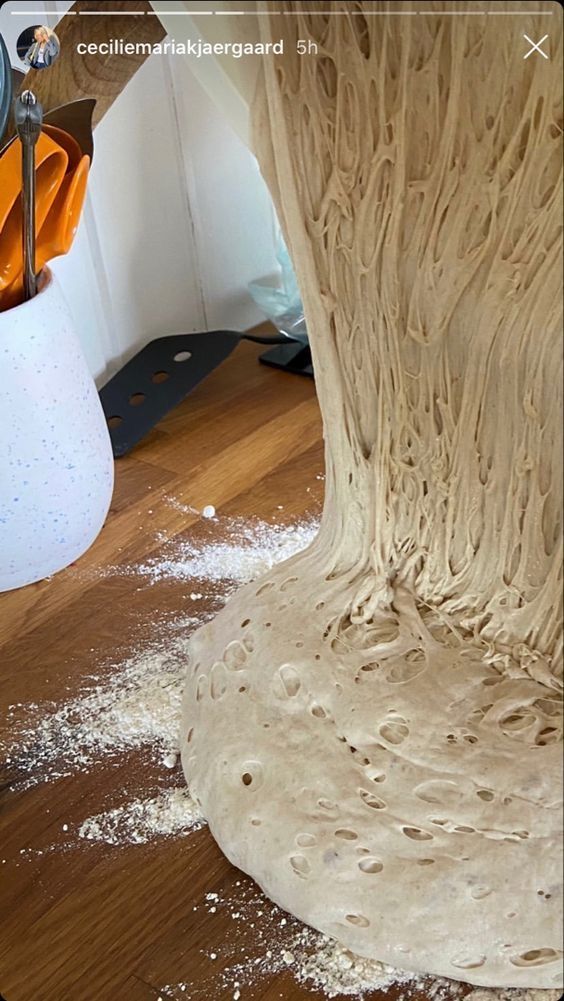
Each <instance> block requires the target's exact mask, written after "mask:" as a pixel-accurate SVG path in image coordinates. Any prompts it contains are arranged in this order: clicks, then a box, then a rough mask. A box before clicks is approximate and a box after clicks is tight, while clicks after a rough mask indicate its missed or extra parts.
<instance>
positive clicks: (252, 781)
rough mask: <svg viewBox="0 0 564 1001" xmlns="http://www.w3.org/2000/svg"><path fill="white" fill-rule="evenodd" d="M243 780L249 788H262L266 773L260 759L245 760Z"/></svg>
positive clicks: (242, 773)
mask: <svg viewBox="0 0 564 1001" xmlns="http://www.w3.org/2000/svg"><path fill="white" fill-rule="evenodd" d="M242 769H243V770H242V772H241V782H242V783H243V785H244V786H247V788H248V789H252V790H253V791H255V790H256V789H260V787H261V785H262V783H263V779H264V773H263V769H262V765H261V763H260V761H245V762H244V764H243V765H242Z"/></svg>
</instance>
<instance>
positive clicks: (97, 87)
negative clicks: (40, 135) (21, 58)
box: [21, 0, 166, 125]
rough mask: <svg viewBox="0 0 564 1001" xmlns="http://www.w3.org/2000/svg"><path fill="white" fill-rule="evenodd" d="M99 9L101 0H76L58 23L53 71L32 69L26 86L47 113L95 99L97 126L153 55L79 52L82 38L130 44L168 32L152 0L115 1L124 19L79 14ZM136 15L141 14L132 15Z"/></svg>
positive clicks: (113, 7)
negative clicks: (118, 39) (56, 50)
mask: <svg viewBox="0 0 564 1001" xmlns="http://www.w3.org/2000/svg"><path fill="white" fill-rule="evenodd" d="M99 9H100V3H98V2H97V0H77V2H76V3H74V4H73V5H72V7H71V8H70V12H69V14H65V16H64V17H63V18H61V20H60V21H59V22H58V24H57V26H56V29H55V30H56V33H57V37H58V39H59V42H60V45H61V51H60V54H59V57H58V59H57V60H56V61H55V62H54V63H53V64H52V66H50V67H49V72H48V73H45V72H44V71H43V70H30V71H29V73H27V74H26V77H25V80H24V81H23V83H22V87H21V89H22V90H27V89H31V90H33V92H34V94H35V95H36V97H37V98H38V100H39V101H41V103H42V105H43V111H49V110H50V109H51V108H57V107H58V106H59V105H60V104H67V102H69V101H76V100H78V99H79V98H81V97H95V98H96V107H95V109H94V116H93V124H94V125H97V124H98V122H99V121H100V119H101V118H103V116H104V115H105V114H106V111H108V109H109V108H111V106H112V104H113V103H114V101H115V100H116V98H118V97H119V95H120V94H121V92H122V90H123V88H124V87H125V86H126V84H127V83H128V82H129V81H130V80H131V78H132V76H133V75H134V74H135V73H136V72H137V70H138V69H139V67H140V66H142V65H143V63H144V62H145V60H146V59H147V58H148V56H149V53H125V52H124V53H122V54H120V53H117V54H112V53H99V52H96V53H86V54H81V53H79V52H77V45H78V44H79V43H81V42H85V43H100V42H107V41H108V38H120V39H123V41H124V42H125V43H127V42H129V43H131V42H133V43H134V42H150V43H151V44H155V43H156V42H160V41H161V40H162V39H163V38H164V37H165V35H166V31H165V29H164V28H163V26H162V24H161V22H160V21H159V19H158V17H154V16H152V14H149V16H147V13H148V12H149V11H152V7H151V4H150V3H149V2H148V0H112V3H111V10H112V11H123V15H122V16H121V17H120V16H119V15H118V16H112V17H111V18H110V17H106V16H104V15H103V14H102V15H95V14H88V13H87V15H85V14H83V13H81V12H84V11H86V12H88V11H95V10H99ZM136 13H137V14H138V15H139V16H138V17H135V16H133V15H135V14H136Z"/></svg>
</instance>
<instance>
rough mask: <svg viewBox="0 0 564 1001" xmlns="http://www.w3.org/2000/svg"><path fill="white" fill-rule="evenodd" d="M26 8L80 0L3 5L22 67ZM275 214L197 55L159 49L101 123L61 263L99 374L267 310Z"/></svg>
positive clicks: (48, 17) (2, 22)
mask: <svg viewBox="0 0 564 1001" xmlns="http://www.w3.org/2000/svg"><path fill="white" fill-rule="evenodd" d="M26 7H27V9H29V10H33V11H34V12H39V11H42V10H43V11H45V10H49V11H54V10H57V11H60V15H61V16H62V14H63V13H64V12H65V10H67V9H68V8H69V7H70V3H68V2H66V0H65V2H62V0H55V2H53V0H51V2H49V3H48V4H46V3H45V2H44V0H40V2H39V0H34V2H30V3H29V4H28V3H26V4H23V3H21V0H9V2H8V3H6V4H5V5H4V6H3V7H2V8H1V9H0V31H1V32H2V34H3V35H4V39H5V41H6V44H7V46H8V50H9V52H10V55H11V56H12V60H13V65H14V66H16V67H17V68H18V69H21V68H22V66H21V63H20V62H19V60H18V57H17V54H16V50H15V41H16V38H17V37H18V35H19V33H20V31H22V30H23V29H24V28H25V27H27V26H28V25H29V24H31V23H34V22H35V23H37V21H39V20H42V18H40V17H36V16H34V17H32V18H30V17H26V16H21V12H22V10H25V8H26ZM12 12H18V16H16V15H15V13H12ZM43 20H44V23H47V24H50V25H51V26H54V25H55V23H56V21H57V20H58V18H57V16H56V15H52V14H45V16H44V18H43ZM46 72H48V70H46ZM275 225H276V224H275V216H274V210H273V208H272V203H271V200H270V196H269V194H268V191H267V189H266V186H265V184H264V182H263V181H262V178H261V177H260V174H259V171H258V166H257V164H256V161H255V159H254V157H253V156H252V155H251V154H250V153H249V152H248V150H247V149H246V148H245V146H244V145H243V144H242V143H241V141H240V140H239V139H238V138H237V136H236V135H235V134H234V132H233V131H232V130H231V128H230V127H229V125H228V124H227V123H226V122H225V121H224V120H223V119H222V117H221V115H220V114H219V112H218V111H217V110H216V108H215V106H214V105H213V104H212V102H211V100H210V98H209V97H208V96H207V95H206V93H205V92H204V91H203V90H202V88H201V87H200V86H199V84H198V83H197V81H196V80H195V79H194V77H193V75H192V73H191V71H190V69H189V66H188V65H187V63H186V62H185V61H184V60H183V59H182V57H178V56H177V57H175V56H151V57H150V58H149V59H148V60H147V61H146V62H145V63H144V65H143V66H142V67H141V69H140V70H139V71H138V72H137V73H136V75H135V76H134V77H133V79H132V80H131V81H130V83H129V84H128V85H127V87H126V88H125V90H124V91H123V92H122V94H121V95H120V97H119V99H118V100H117V101H116V102H115V103H114V105H113V106H112V108H111V109H110V110H109V112H108V113H107V114H106V116H105V117H104V118H103V119H102V121H101V123H100V124H99V125H98V127H97V128H96V131H95V135H94V163H93V166H92V171H91V175H90V180H89V191H88V196H87V202H86V205H85V211H84V215H83V219H82V222H81V224H80V228H79V231H78V233H77V236H76V239H75V242H74V244H73V247H72V249H71V251H70V253H69V254H68V255H67V256H66V257H63V258H58V259H57V260H55V261H54V262H53V270H54V271H55V273H56V274H57V276H58V277H59V279H60V281H61V283H62V285H63V288H64V291H65V294H66V297H67V299H68V301H69V304H70V306H71V309H72V311H73V313H74V316H75V320H76V324H77V328H78V329H79V330H80V332H81V338H82V343H83V347H84V351H85V353H86V356H87V359H88V362H89V365H90V368H91V371H92V372H93V374H94V375H95V376H96V377H97V379H98V382H99V383H100V384H102V383H103V382H104V381H105V380H106V379H107V378H108V377H109V376H110V375H112V374H113V373H114V372H115V371H117V369H118V368H120V366H121V365H122V364H123V363H124V361H125V360H126V359H127V358H129V357H131V355H133V354H135V352H136V351H137V350H138V349H139V347H140V346H142V345H143V344H145V343H146V342H147V341H149V340H151V339H152V338H154V337H159V336H162V335H165V334H170V333H180V332H183V331H195V330H206V329H208V330H212V329H214V328H220V327H224V328H235V329H243V328H245V327H249V326H251V325H252V324H254V323H258V322H259V320H261V319H263V317H262V315H261V314H260V312H259V311H258V310H257V308H256V307H255V306H254V304H253V302H252V300H251V298H250V296H249V294H248V292H247V289H246V286H247V283H248V282H249V281H252V280H254V279H256V278H259V277H263V276H265V275H267V274H271V273H272V272H274V271H276V260H275V255H274V240H275Z"/></svg>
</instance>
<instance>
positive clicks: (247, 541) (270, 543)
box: [131, 518, 319, 584]
mask: <svg viewBox="0 0 564 1001" xmlns="http://www.w3.org/2000/svg"><path fill="white" fill-rule="evenodd" d="M222 527H223V535H224V538H223V539H222V540H221V541H211V542H208V543H206V542H204V543H200V544H198V543H195V542H193V541H192V540H191V539H185V540H183V541H179V540H178V539H175V540H174V541H173V542H171V543H170V544H169V545H165V547H164V551H163V553H162V554H161V555H159V556H157V557H155V558H153V559H150V560H146V561H145V562H144V563H141V564H136V565H135V566H133V567H132V568H131V570H132V572H133V573H135V574H139V575H141V576H143V577H148V578H149V579H150V580H151V582H152V583H156V582H158V581H162V580H206V581H209V582H212V581H213V582H215V581H232V582H236V583H237V584H245V583H247V582H248V581H251V580H255V579H256V578H257V577H260V576H261V575H262V574H264V573H266V571H267V570H270V569H271V567H273V566H274V565H275V564H276V563H281V562H282V560H287V559H289V558H290V556H294V555H295V554H296V553H298V552H300V551H301V550H302V549H305V548H306V547H307V546H308V545H309V544H310V542H312V541H313V539H314V537H315V535H316V533H317V530H318V528H319V523H318V521H317V520H316V519H314V518H309V519H307V520H305V521H302V522H299V523H297V524H294V525H286V526H285V525H269V524H268V523H267V522H264V521H252V522H249V521H245V520H244V519H242V518H230V519H228V520H226V522H225V523H224V525H223V526H222Z"/></svg>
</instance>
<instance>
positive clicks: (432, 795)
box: [413, 779, 459, 806]
mask: <svg viewBox="0 0 564 1001" xmlns="http://www.w3.org/2000/svg"><path fill="white" fill-rule="evenodd" d="M413 792H414V793H415V795H416V796H417V798H418V799H422V800H423V802H424V803H434V804H439V805H440V806H445V805H446V804H447V803H449V802H452V801H453V799H458V796H459V792H458V786H457V785H456V783H455V782H449V781H448V779H447V780H444V781H441V780H440V779H430V780H429V781H428V782H421V783H420V785H418V786H416V787H415V789H414V790H413Z"/></svg>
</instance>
